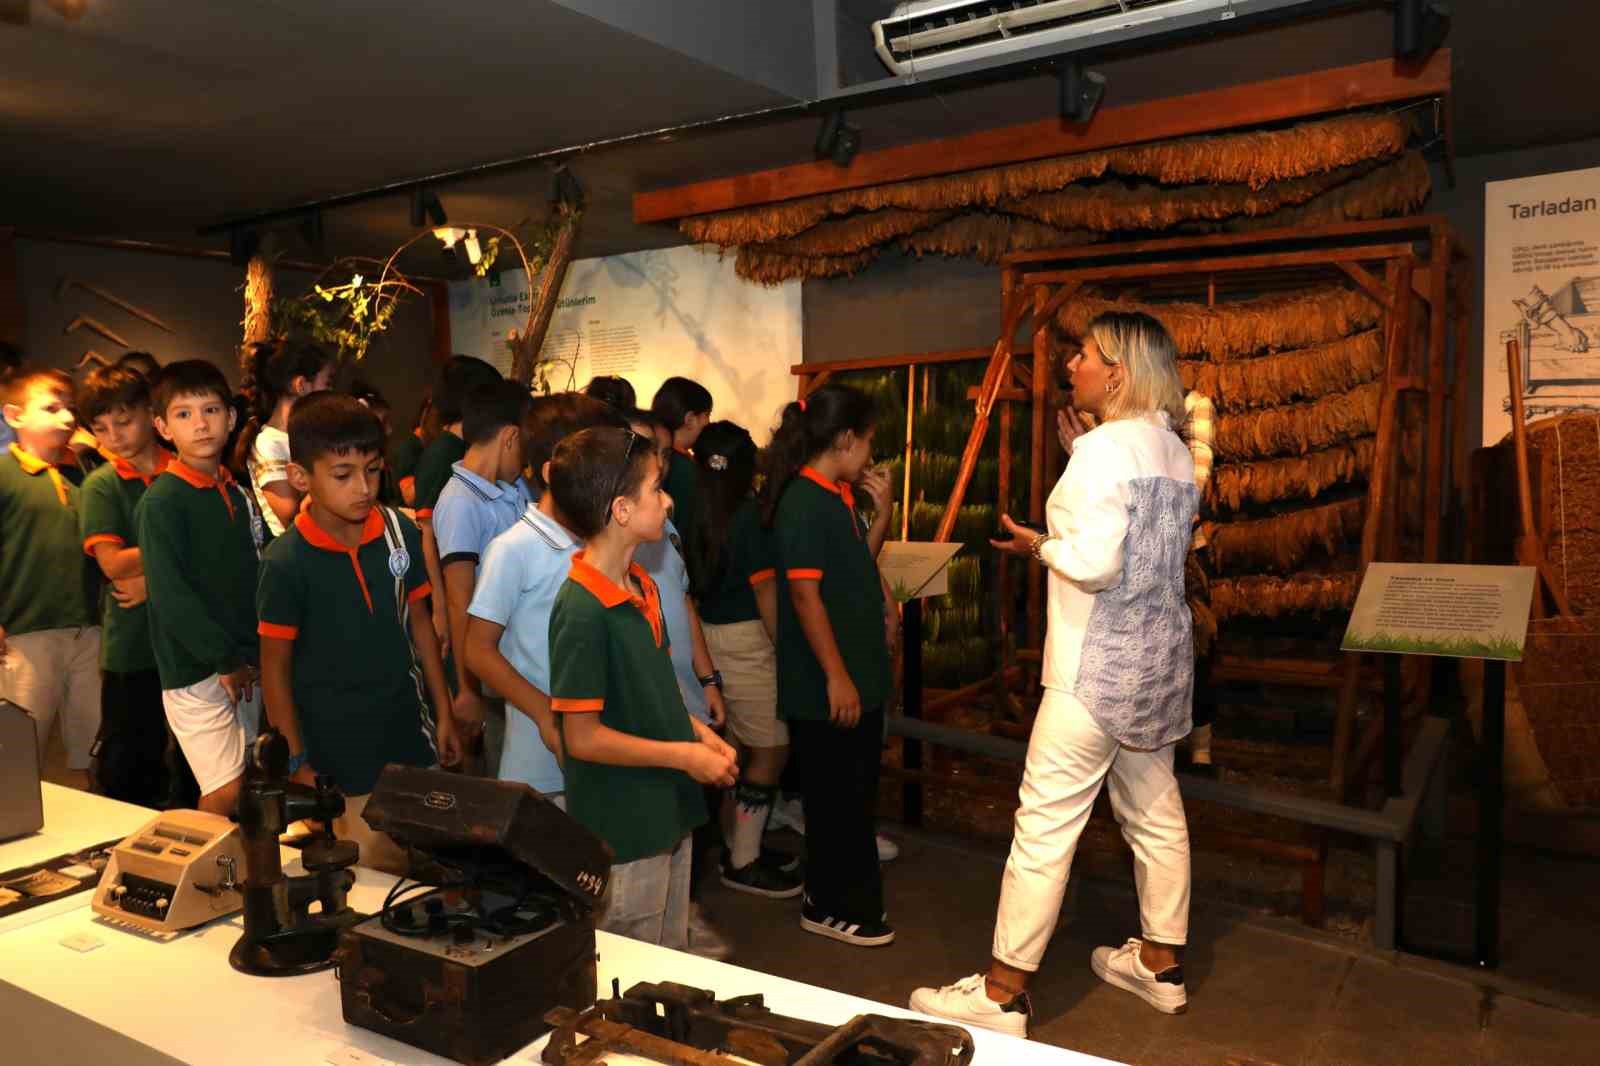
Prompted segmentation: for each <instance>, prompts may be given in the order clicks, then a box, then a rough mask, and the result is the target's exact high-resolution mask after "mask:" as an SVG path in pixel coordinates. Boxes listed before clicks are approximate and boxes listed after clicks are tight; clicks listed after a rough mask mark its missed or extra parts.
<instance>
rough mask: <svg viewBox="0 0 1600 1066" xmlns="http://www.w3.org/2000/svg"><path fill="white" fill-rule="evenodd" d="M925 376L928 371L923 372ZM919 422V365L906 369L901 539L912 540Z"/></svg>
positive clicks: (913, 364) (912, 365)
mask: <svg viewBox="0 0 1600 1066" xmlns="http://www.w3.org/2000/svg"><path fill="white" fill-rule="evenodd" d="M923 373H924V374H926V373H927V371H923ZM916 421H917V365H916V364H915V363H912V364H911V365H910V366H908V367H906V470H905V487H904V489H903V490H902V491H901V493H900V539H901V540H910V539H911V427H912V426H914V425H916Z"/></svg>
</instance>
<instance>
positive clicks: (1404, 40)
mask: <svg viewBox="0 0 1600 1066" xmlns="http://www.w3.org/2000/svg"><path fill="white" fill-rule="evenodd" d="M1449 32H1450V5H1449V4H1446V3H1441V2H1440V0H1395V5H1394V55H1395V58H1396V59H1405V60H1412V61H1417V62H1420V61H1422V60H1424V59H1427V58H1428V57H1429V56H1431V55H1433V53H1434V52H1436V51H1438V50H1439V46H1440V45H1442V44H1444V39H1445V36H1446V35H1447V34H1448V33H1449Z"/></svg>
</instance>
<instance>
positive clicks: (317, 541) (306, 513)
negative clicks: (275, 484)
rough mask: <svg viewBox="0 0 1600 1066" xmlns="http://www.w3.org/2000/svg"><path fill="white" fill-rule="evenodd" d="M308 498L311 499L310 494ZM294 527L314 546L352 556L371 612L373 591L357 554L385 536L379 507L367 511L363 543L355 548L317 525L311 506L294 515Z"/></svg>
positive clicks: (351, 562) (353, 568) (351, 566)
mask: <svg viewBox="0 0 1600 1066" xmlns="http://www.w3.org/2000/svg"><path fill="white" fill-rule="evenodd" d="M306 498H307V499H308V500H309V499H310V497H309V496H308V497H306ZM294 528H296V529H298V530H299V531H300V535H301V536H302V537H304V538H306V543H307V544H309V545H311V546H312V547H313V548H321V549H322V550H323V551H329V552H338V553H339V554H341V555H347V556H349V557H350V568H351V569H352V570H354V571H355V572H356V583H357V584H358V585H360V586H361V598H362V599H364V600H366V601H367V613H369V614H370V613H371V612H372V593H371V592H370V591H369V590H368V589H367V575H366V574H364V573H362V572H361V560H360V559H358V558H357V557H356V556H357V553H358V552H360V551H361V548H362V547H363V546H365V545H367V544H371V543H372V542H373V541H375V540H377V539H378V538H379V537H381V536H383V515H382V514H381V513H379V511H378V509H377V508H376V507H374V508H373V509H372V510H370V511H368V512H367V520H366V521H365V522H363V523H362V525H361V543H360V544H358V545H356V546H355V547H354V548H350V547H347V546H345V545H344V544H342V543H340V542H339V541H337V540H335V539H334V538H333V534H331V533H329V532H328V531H327V530H325V529H323V528H322V527H321V526H319V525H317V520H316V519H315V518H312V517H311V509H310V508H309V507H307V508H303V509H301V511H300V513H299V514H297V515H295V516H294Z"/></svg>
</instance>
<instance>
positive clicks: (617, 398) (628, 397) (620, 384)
mask: <svg viewBox="0 0 1600 1066" xmlns="http://www.w3.org/2000/svg"><path fill="white" fill-rule="evenodd" d="M583 392H584V395H586V396H593V397H594V398H595V399H597V400H599V401H601V402H602V403H608V404H610V405H611V406H612V407H615V408H616V409H617V410H619V411H627V410H629V409H631V408H634V407H637V406H639V397H638V394H637V393H635V392H634V391H633V384H632V382H630V381H629V380H628V379H627V378H619V377H615V376H612V375H608V374H602V375H601V376H600V377H597V378H592V379H590V381H589V384H587V385H585V386H584V387H583Z"/></svg>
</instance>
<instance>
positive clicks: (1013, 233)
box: [900, 211, 1100, 263]
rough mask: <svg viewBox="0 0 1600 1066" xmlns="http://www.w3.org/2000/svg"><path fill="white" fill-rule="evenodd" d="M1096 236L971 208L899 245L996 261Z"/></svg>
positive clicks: (911, 249) (918, 251)
mask: <svg viewBox="0 0 1600 1066" xmlns="http://www.w3.org/2000/svg"><path fill="white" fill-rule="evenodd" d="M1099 239H1100V235H1099V234H1095V233H1090V232H1088V231H1086V230H1066V229H1059V228H1057V227H1055V226H1047V225H1045V224H1044V223H1042V222H1035V221H1033V220H1032V219H1027V218H1018V217H1016V216H1014V215H1004V214H999V213H997V212H992V211H974V212H971V213H969V214H964V215H957V216H956V217H955V218H952V219H949V220H948V221H945V222H941V223H939V224H938V225H936V226H931V227H929V228H928V229H923V230H918V231H917V232H915V233H911V234H908V235H907V236H905V237H902V238H901V240H900V247H901V248H902V249H904V250H905V251H907V252H910V253H912V254H913V255H926V254H928V253H936V254H939V255H966V256H971V257H972V258H974V259H977V260H978V261H979V262H983V263H998V262H1000V259H1001V257H1002V256H1005V255H1009V254H1010V253H1012V252H1031V251H1034V250H1036V249H1039V248H1068V247H1074V246H1076V245H1080V244H1091V243H1093V242H1094V241H1097V240H1099Z"/></svg>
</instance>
